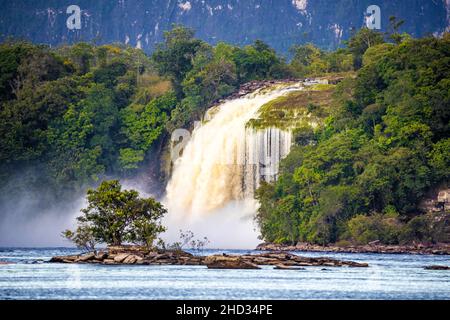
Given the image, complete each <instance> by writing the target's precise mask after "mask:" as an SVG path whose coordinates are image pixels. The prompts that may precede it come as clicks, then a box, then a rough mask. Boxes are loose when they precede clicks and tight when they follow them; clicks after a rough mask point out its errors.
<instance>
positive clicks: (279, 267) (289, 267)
mask: <svg viewBox="0 0 450 320" xmlns="http://www.w3.org/2000/svg"><path fill="white" fill-rule="evenodd" d="M274 269H276V270H306V269H305V268H302V267H292V266H287V265H285V264H278V265H276V266H275V267H274Z"/></svg>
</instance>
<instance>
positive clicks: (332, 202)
mask: <svg viewBox="0 0 450 320" xmlns="http://www.w3.org/2000/svg"><path fill="white" fill-rule="evenodd" d="M367 32H368V31H367ZM360 36H362V37H360ZM373 36H374V37H373V38H372V39H373V40H374V41H372V44H371V45H370V47H369V46H367V47H366V48H364V50H360V49H361V48H359V49H357V50H355V48H356V46H355V45H356V43H358V42H360V41H361V40H363V37H365V35H363V32H360V33H359V34H358V35H357V36H356V37H355V38H353V39H352V40H350V42H349V48H348V50H350V51H351V52H353V56H354V60H353V61H354V66H355V68H356V69H357V73H356V77H355V78H351V77H350V78H347V79H345V80H344V81H342V82H341V83H340V84H339V85H338V86H337V88H336V91H335V94H334V99H333V102H332V105H331V107H332V109H331V114H330V116H329V117H328V118H327V119H326V121H325V125H323V126H321V127H320V128H318V129H316V130H312V129H311V131H310V132H307V131H306V132H305V130H302V131H299V132H297V136H296V141H297V143H296V146H295V147H294V148H293V150H292V151H291V153H290V154H289V156H288V157H287V158H286V159H284V160H283V161H282V168H281V175H280V178H279V180H278V181H277V182H276V183H274V184H264V185H263V186H262V187H261V188H260V189H259V190H258V193H257V199H258V200H259V201H260V204H261V207H260V209H259V213H258V217H257V220H258V222H259V225H260V228H261V232H262V236H263V238H264V239H265V240H267V241H271V242H279V243H295V242H297V241H304V242H312V243H318V244H327V243H335V242H339V243H340V244H342V245H345V244H348V243H350V242H351V243H359V244H365V243H368V242H370V241H375V240H379V241H381V242H382V243H385V244H398V243H408V242H411V241H423V242H444V241H445V242H448V241H450V217H449V216H450V215H449V213H448V212H444V210H442V211H441V212H434V213H433V212H430V213H428V214H424V212H422V210H420V206H419V204H420V201H421V200H422V199H424V198H425V197H427V195H428V192H432V191H433V190H436V189H438V188H439V187H441V188H446V187H447V184H448V178H449V173H450V172H449V170H450V139H449V119H450V37H449V35H448V34H446V35H444V37H443V38H441V39H437V38H433V37H429V38H424V39H417V40H414V39H411V38H409V37H407V36H403V37H394V39H395V40H396V41H391V42H389V43H386V42H385V41H384V39H383V37H381V35H376V34H373ZM358 37H360V38H359V39H358ZM366 43H367V42H366ZM305 136H306V137H307V139H304V137H305ZM305 141H306V142H305Z"/></svg>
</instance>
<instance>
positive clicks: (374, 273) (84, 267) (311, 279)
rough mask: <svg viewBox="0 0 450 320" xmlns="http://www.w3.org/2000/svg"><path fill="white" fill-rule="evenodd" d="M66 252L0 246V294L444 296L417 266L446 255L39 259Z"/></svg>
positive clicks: (432, 276) (442, 279) (436, 278)
mask: <svg viewBox="0 0 450 320" xmlns="http://www.w3.org/2000/svg"><path fill="white" fill-rule="evenodd" d="M217 252H218V251H217V250H206V251H205V252H204V254H212V253H217ZM220 252H228V253H248V252H249V251H243V250H239V251H236V250H233V251H231V250H220ZM73 253H79V251H78V250H76V249H67V248H64V249H61V248H42V249H41V248H40V249H16V248H14V249H5V248H4V249H1V248H0V261H9V262H14V264H9V265H0V299H1V300H5V299H450V271H430V270H424V269H423V266H426V265H433V264H440V265H450V256H431V255H424V256H422V255H385V254H343V253H311V252H308V253H304V252H303V253H296V254H299V255H304V256H327V257H333V258H337V259H346V260H353V261H358V262H367V263H369V265H370V267H369V268H345V267H341V268H330V267H328V268H326V270H322V269H323V268H321V267H306V268H305V269H306V270H295V271H294V270H274V269H273V268H272V267H270V266H267V267H263V268H262V269H261V270H210V269H207V268H206V267H204V266H103V265H90V264H50V263H44V261H45V260H48V259H49V258H50V257H52V256H55V255H65V254H73ZM36 261H37V262H36Z"/></svg>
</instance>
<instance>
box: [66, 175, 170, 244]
mask: <svg viewBox="0 0 450 320" xmlns="http://www.w3.org/2000/svg"><path fill="white" fill-rule="evenodd" d="M87 201H88V206H87V207H86V208H84V209H82V210H81V212H82V213H83V215H81V216H79V217H78V218H77V221H78V224H79V225H78V229H77V231H75V232H72V231H68V230H66V231H65V232H64V236H66V237H68V238H69V239H71V240H72V241H74V242H75V243H76V244H77V242H78V239H83V238H85V237H84V235H85V234H86V233H87V234H88V235H92V238H93V240H95V241H96V242H100V243H106V244H108V245H121V244H122V243H124V242H132V243H138V244H142V245H145V246H147V247H152V246H153V242H154V240H155V239H156V237H157V236H158V234H159V233H161V232H164V231H165V228H164V227H163V226H162V225H161V223H160V220H161V218H162V217H163V216H164V214H165V213H166V209H165V208H164V207H163V206H162V205H161V204H160V203H159V202H157V201H156V200H155V199H153V198H141V197H140V196H139V193H138V192H137V191H135V190H122V186H121V185H120V183H119V181H118V180H110V181H103V182H102V183H101V184H100V186H99V187H98V188H97V189H89V190H88V192H87ZM86 230H88V232H86ZM83 241H84V240H83ZM83 241H82V242H83Z"/></svg>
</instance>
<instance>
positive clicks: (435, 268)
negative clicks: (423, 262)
mask: <svg viewBox="0 0 450 320" xmlns="http://www.w3.org/2000/svg"><path fill="white" fill-rule="evenodd" d="M424 269H425V270H450V267H449V266H426V267H425V268H424Z"/></svg>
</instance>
